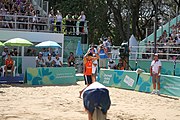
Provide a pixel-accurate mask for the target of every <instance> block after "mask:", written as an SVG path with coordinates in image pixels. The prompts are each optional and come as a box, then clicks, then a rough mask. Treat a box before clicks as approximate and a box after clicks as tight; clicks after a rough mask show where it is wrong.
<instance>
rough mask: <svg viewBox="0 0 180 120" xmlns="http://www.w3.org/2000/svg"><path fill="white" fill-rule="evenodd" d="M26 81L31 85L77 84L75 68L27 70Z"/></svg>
mask: <svg viewBox="0 0 180 120" xmlns="http://www.w3.org/2000/svg"><path fill="white" fill-rule="evenodd" d="M26 79H27V80H26V81H27V84H29V85H57V84H75V83H76V77H75V68H74V67H56V68H52V67H39V68H27V73H26Z"/></svg>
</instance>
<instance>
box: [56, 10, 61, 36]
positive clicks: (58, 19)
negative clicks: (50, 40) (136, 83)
mask: <svg viewBox="0 0 180 120" xmlns="http://www.w3.org/2000/svg"><path fill="white" fill-rule="evenodd" d="M61 23H62V14H61V13H60V12H59V10H58V11H57V15H56V28H57V32H58V33H60V32H61Z"/></svg>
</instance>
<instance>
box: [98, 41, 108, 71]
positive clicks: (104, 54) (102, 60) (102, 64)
mask: <svg viewBox="0 0 180 120" xmlns="http://www.w3.org/2000/svg"><path fill="white" fill-rule="evenodd" d="M98 54H99V57H100V58H99V67H100V68H106V59H107V58H108V56H107V49H106V48H105V47H104V45H103V44H101V45H100V47H99V49H98Z"/></svg>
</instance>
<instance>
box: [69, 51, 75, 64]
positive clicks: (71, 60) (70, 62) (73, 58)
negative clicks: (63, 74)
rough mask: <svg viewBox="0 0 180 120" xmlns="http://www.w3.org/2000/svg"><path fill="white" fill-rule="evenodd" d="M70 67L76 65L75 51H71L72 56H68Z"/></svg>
mask: <svg viewBox="0 0 180 120" xmlns="http://www.w3.org/2000/svg"><path fill="white" fill-rule="evenodd" d="M68 67H75V57H74V53H73V52H70V56H69V57H68Z"/></svg>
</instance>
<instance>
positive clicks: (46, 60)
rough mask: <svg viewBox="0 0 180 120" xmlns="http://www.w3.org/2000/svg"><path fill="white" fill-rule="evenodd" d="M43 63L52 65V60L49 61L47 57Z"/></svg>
mask: <svg viewBox="0 0 180 120" xmlns="http://www.w3.org/2000/svg"><path fill="white" fill-rule="evenodd" d="M45 62H46V63H52V62H53V58H51V60H49V59H48V57H47V58H45Z"/></svg>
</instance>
